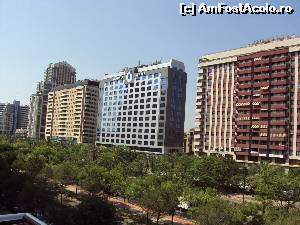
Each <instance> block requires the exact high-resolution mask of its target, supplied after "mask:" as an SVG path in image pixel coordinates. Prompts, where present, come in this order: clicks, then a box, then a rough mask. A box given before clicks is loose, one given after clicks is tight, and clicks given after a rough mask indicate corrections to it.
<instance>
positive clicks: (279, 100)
mask: <svg viewBox="0 0 300 225" xmlns="http://www.w3.org/2000/svg"><path fill="white" fill-rule="evenodd" d="M287 100H288V97H287V96H278V97H271V101H272V102H284V101H287Z"/></svg>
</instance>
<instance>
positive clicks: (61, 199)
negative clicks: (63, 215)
mask: <svg viewBox="0 0 300 225" xmlns="http://www.w3.org/2000/svg"><path fill="white" fill-rule="evenodd" d="M62 201H63V197H62V184H61V185H60V205H62Z"/></svg>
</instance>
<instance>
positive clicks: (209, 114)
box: [195, 36, 300, 167]
mask: <svg viewBox="0 0 300 225" xmlns="http://www.w3.org/2000/svg"><path fill="white" fill-rule="evenodd" d="M299 56H300V38H299V37H296V36H288V37H282V38H274V39H272V40H265V41H257V42H255V43H253V44H250V45H248V46H246V47H242V48H239V49H234V50H228V51H224V52H219V53H214V54H208V55H205V56H203V57H201V58H200V60H199V65H198V67H199V76H198V83H197V99H196V126H197V130H196V134H195V139H196V147H195V148H196V150H195V151H196V153H198V154H203V153H204V154H222V155H227V156H230V157H232V158H234V159H236V160H237V161H240V162H249V163H253V162H260V161H268V162H270V163H273V164H279V165H283V166H291V167H293V166H295V167H296V166H300V119H299V118H300V104H298V103H300V100H299V99H300V94H298V93H299V91H300V81H299V62H300V57H299Z"/></svg>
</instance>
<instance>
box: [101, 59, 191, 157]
mask: <svg viewBox="0 0 300 225" xmlns="http://www.w3.org/2000/svg"><path fill="white" fill-rule="evenodd" d="M186 80H187V75H186V73H185V67H184V64H183V63H182V62H180V61H177V60H174V59H171V60H170V61H169V62H167V63H161V62H156V63H153V64H152V65H139V66H137V67H133V68H125V69H124V70H123V71H122V72H119V73H114V74H106V75H105V77H104V79H103V80H102V81H101V82H100V89H99V90H100V92H99V109H98V126H97V141H96V143H97V144H102V145H126V146H128V147H129V148H131V149H133V150H136V151H143V152H151V153H156V154H166V153H171V152H180V151H182V148H183V134H184V118H185V97H186Z"/></svg>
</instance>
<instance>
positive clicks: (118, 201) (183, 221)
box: [66, 185, 195, 225]
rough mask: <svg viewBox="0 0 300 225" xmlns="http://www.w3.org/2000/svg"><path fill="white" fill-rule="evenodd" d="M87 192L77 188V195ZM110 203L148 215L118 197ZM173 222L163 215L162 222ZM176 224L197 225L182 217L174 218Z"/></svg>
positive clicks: (169, 217) (111, 199)
mask: <svg viewBox="0 0 300 225" xmlns="http://www.w3.org/2000/svg"><path fill="white" fill-rule="evenodd" d="M66 190H68V191H71V192H74V193H75V190H76V186H75V185H68V186H66ZM84 192H85V191H84V190H83V189H81V188H80V187H78V188H77V193H84ZM108 201H109V202H111V203H112V204H113V205H115V206H118V207H120V208H121V207H122V208H125V207H126V208H127V209H128V211H131V212H132V213H138V214H140V215H143V214H146V212H145V210H144V209H143V208H142V207H140V206H139V205H137V204H133V203H130V202H126V201H125V202H124V200H123V199H122V198H118V197H109V198H108ZM171 220H172V217H171V216H169V215H163V216H162V217H161V219H160V221H164V222H167V223H169V224H171ZM174 224H176V225H195V223H194V222H192V221H191V220H188V219H185V218H182V217H180V216H174Z"/></svg>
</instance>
